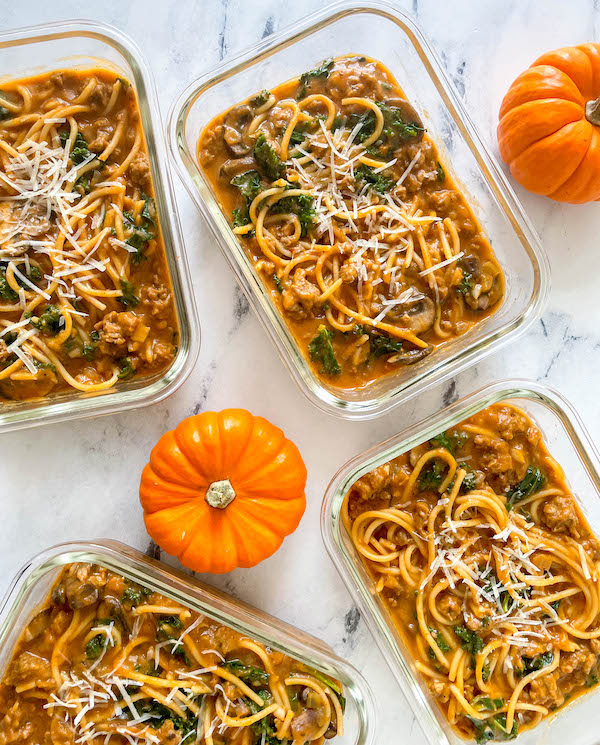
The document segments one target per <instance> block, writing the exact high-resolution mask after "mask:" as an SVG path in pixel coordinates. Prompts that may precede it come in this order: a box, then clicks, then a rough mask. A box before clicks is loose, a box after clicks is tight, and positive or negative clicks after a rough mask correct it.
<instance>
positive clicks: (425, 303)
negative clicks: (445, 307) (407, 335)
mask: <svg viewBox="0 0 600 745" xmlns="http://www.w3.org/2000/svg"><path fill="white" fill-rule="evenodd" d="M390 316H391V317H392V318H393V320H395V321H396V323H397V324H398V325H399V326H403V327H404V328H406V329H408V330H409V331H412V332H413V334H417V335H419V334H424V333H425V332H426V331H429V329H430V328H431V327H432V326H433V324H434V322H435V303H434V302H433V300H432V299H431V298H430V297H427V295H417V296H416V297H413V298H411V299H410V300H407V302H405V303H402V304H401V305H396V306H395V307H394V309H393V313H390Z"/></svg>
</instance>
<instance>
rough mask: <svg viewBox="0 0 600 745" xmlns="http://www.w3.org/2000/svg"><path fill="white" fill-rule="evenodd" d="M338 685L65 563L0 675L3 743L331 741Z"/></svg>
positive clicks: (339, 716) (83, 566)
mask: <svg viewBox="0 0 600 745" xmlns="http://www.w3.org/2000/svg"><path fill="white" fill-rule="evenodd" d="M344 706H345V699H344V696H343V691H342V687H341V684H340V683H339V682H338V681H336V680H332V679H330V678H328V677H327V676H325V675H323V674H321V673H319V672H318V671H316V670H313V669H312V668H310V667H308V666H306V665H304V664H303V663H301V662H299V661H297V660H294V659H292V658H291V657H288V656H287V655H285V654H283V653H281V652H278V651H276V650H274V649H271V648H269V647H268V646H265V645H263V644H260V643H258V642H256V641H254V640H252V639H250V638H248V637H245V636H243V635H242V634H240V633H238V632H237V631H234V630H233V629H231V628H229V627H227V626H223V625H221V624H220V623H217V622H216V621H214V620H212V619H210V618H208V617H207V616H204V615H202V614H200V613H197V612H196V611H192V610H190V609H188V608H185V607H184V606H182V605H180V604H178V603H176V602H175V601H173V600H171V599H169V598H166V597H163V596H161V595H159V594H158V593H155V592H153V591H151V590H149V589H147V588H145V587H143V586H141V585H138V584H135V583H133V582H131V581H128V580H127V579H125V578H123V577H122V576H119V575H117V574H115V573H113V572H110V571H108V570H107V569H105V568H103V567H101V566H99V565H94V564H87V563H78V564H71V565H67V566H66V567H65V568H64V569H63V570H62V572H61V575H60V577H59V579H58V581H57V582H56V584H55V585H54V588H53V590H52V593H51V596H50V597H49V598H48V599H47V601H46V603H45V604H44V606H43V607H42V608H41V610H40V611H39V612H38V613H37V615H36V616H35V617H34V618H33V619H32V620H31V621H30V623H29V625H28V626H27V628H26V630H25V631H24V633H23V635H22V636H21V639H20V640H19V642H18V644H17V647H16V649H15V652H14V655H13V658H12V661H11V662H10V664H9V666H8V669H7V671H6V673H5V675H4V678H3V680H2V682H1V683H0V742H6V743H12V742H19V743H41V742H52V743H57V744H58V743H61V745H62V744H63V743H64V744H65V745H66V743H81V742H86V743H91V745H100V744H101V743H102V744H106V743H112V745H127V743H129V744H130V745H146V744H147V743H168V744H169V745H181V744H182V743H188V744H190V743H203V744H205V745H229V744H230V743H231V744H232V745H233V744H234V743H235V744H236V745H258V744H261V745H264V743H268V744H269V745H280V744H281V745H305V743H315V745H322V743H323V742H324V741H325V740H326V739H331V738H334V737H335V736H336V735H341V734H342V733H343V711H344Z"/></svg>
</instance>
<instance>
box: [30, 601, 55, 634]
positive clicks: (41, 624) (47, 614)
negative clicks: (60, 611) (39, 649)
mask: <svg viewBox="0 0 600 745" xmlns="http://www.w3.org/2000/svg"><path fill="white" fill-rule="evenodd" d="M51 620H52V608H45V609H44V610H42V611H40V612H39V613H38V614H37V615H36V616H35V617H34V618H33V619H32V620H31V622H30V623H29V626H28V627H27V631H26V640H27V641H31V640H32V639H35V638H36V637H37V636H39V635H40V634H41V633H42V631H45V630H46V629H47V628H48V626H49V625H50V621H51Z"/></svg>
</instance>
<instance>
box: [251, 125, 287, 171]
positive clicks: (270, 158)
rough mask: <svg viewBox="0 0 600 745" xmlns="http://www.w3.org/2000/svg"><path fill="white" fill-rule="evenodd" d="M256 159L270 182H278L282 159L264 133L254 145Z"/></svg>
mask: <svg viewBox="0 0 600 745" xmlns="http://www.w3.org/2000/svg"><path fill="white" fill-rule="evenodd" d="M254 159H255V160H256V162H257V163H258V165H259V167H260V168H261V170H262V171H263V172H264V174H265V176H266V177H267V178H268V179H269V181H277V179H278V178H279V177H280V176H281V170H282V167H283V164H282V163H281V158H280V157H279V155H278V154H277V152H276V151H275V148H274V147H273V146H272V145H271V144H270V143H269V141H268V140H267V138H266V137H265V135H264V134H263V133H262V132H261V133H260V134H259V135H258V137H257V138H256V143H255V144H254Z"/></svg>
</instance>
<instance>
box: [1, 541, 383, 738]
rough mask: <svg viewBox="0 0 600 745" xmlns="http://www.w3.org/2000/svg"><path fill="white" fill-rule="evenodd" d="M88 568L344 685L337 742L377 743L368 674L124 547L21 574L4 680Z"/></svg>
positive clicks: (46, 563) (4, 618)
mask: <svg viewBox="0 0 600 745" xmlns="http://www.w3.org/2000/svg"><path fill="white" fill-rule="evenodd" d="M80 561H81V562H90V563H94V564H99V565H100V566H103V567H105V568H107V569H109V570H111V571H113V572H117V573H118V574H120V575H121V576H123V577H125V578H126V579H130V580H133V581H134V582H138V583H140V584H141V585H143V586H144V587H148V588H150V589H152V590H154V591H155V592H159V593H161V594H162V595H165V596H166V597H169V598H171V599H172V600H175V601H176V602H178V603H181V604H182V605H184V606H186V607H188V608H191V609H192V610H195V611H198V612H199V613H203V614H204V615H206V616H208V617H209V618H212V619H214V620H215V621H218V622H219V623H222V624H224V625H226V626H229V627H230V628H232V629H235V630H236V631H238V632H240V633H241V634H244V635H245V636H248V637H250V638H252V639H255V640H257V641H259V642H262V643H263V644H266V645H268V646H270V647H272V648H273V649H276V650H278V651H280V652H283V653H284V654H286V655H289V656H290V657H294V658H295V659H297V660H299V661H300V662H303V663H305V664H306V665H310V666H311V667H313V668H314V669H315V670H320V671H321V672H323V673H324V674H325V675H328V676H330V677H333V678H335V679H337V680H339V681H340V682H341V683H342V685H343V686H344V689H345V691H344V692H345V696H346V712H345V715H344V734H343V736H342V737H339V738H336V740H335V742H336V743H339V745H373V743H374V742H375V709H374V703H373V694H372V692H371V689H370V688H369V686H368V684H367V683H366V681H365V680H364V678H363V677H362V676H361V674H360V673H359V672H358V671H357V670H355V669H354V668H353V667H352V665H350V664H349V663H347V662H346V661H344V660H343V659H341V658H340V657H338V656H337V655H336V654H335V653H334V652H333V651H332V650H331V649H330V647H328V646H327V645H326V644H325V643H324V642H322V641H320V640H319V639H316V638H315V637H312V636H310V635H309V634H306V633H304V632H303V631H300V630H299V629H297V628H294V627H293V626H290V625H288V624H286V623H284V622H283V621H279V620H278V619H276V618H274V617H273V616H270V615H268V614H266V613H263V612H262V611H260V610H258V609H257V608H253V607H252V606H250V605H247V604H246V603H243V602H241V601H239V600H235V599H234V598H232V597H230V596H229V595H226V594H225V593H223V592H221V591H219V590H215V589H213V588H212V587H209V586H208V585H205V584H203V583H202V582H200V581H199V580H197V579H192V578H190V577H189V576H187V575H185V574H183V572H180V571H177V570H176V569H172V568H171V567H167V566H166V565H165V564H162V563H161V562H159V561H156V560H154V559H150V558H148V557H147V556H145V555H144V554H142V553H140V552H139V551H136V550H135V549H133V548H130V547H129V546H126V545H125V544H123V543H119V542H118V541H112V540H102V541H96V542H93V543H64V544H60V545H58V546H54V547H52V548H49V549H47V550H46V551H44V552H43V553H41V554H38V555H37V556H35V557H34V558H33V559H31V560H30V561H28V562H27V564H25V566H24V567H23V568H22V569H21V570H20V571H19V572H18V573H17V575H16V577H15V578H14V580H13V581H12V584H11V586H10V588H9V590H8V592H7V594H6V595H5V597H4V600H3V602H2V604H1V605H0V678H1V677H3V675H4V672H5V670H6V667H7V665H8V663H9V662H10V660H11V657H12V654H13V650H14V647H15V645H16V643H17V641H18V639H19V637H20V635H21V633H22V631H23V629H24V628H25V626H26V625H27V623H28V622H29V620H31V618H32V616H33V615H34V614H35V612H36V610H37V609H38V608H39V607H40V606H41V605H42V604H43V603H44V601H45V600H46V599H47V597H48V594H49V592H50V589H51V588H52V586H53V584H54V582H55V581H56V579H57V577H58V575H59V573H60V571H61V569H62V567H64V565H65V564H70V563H72V562H80Z"/></svg>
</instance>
